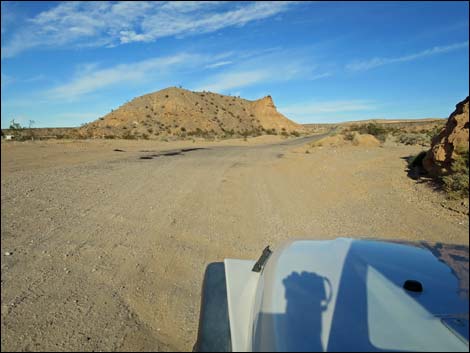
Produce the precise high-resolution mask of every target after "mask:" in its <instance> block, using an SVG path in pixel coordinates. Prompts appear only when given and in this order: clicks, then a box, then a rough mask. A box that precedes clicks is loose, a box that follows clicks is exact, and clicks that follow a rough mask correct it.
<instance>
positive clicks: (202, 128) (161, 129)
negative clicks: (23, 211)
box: [80, 87, 305, 138]
mask: <svg viewBox="0 0 470 353" xmlns="http://www.w3.org/2000/svg"><path fill="white" fill-rule="evenodd" d="M304 130H305V128H304V127H303V126H301V125H299V124H296V123H294V122H293V121H291V120H289V119H287V118H286V117H285V116H284V115H282V114H281V113H279V112H278V111H277V110H276V106H275V105H274V102H273V100H272V98H271V96H267V97H264V98H262V99H259V100H255V101H249V100H246V99H242V98H239V97H233V96H225V95H221V94H217V93H211V92H192V91H188V90H185V89H181V88H176V87H171V88H166V89H163V90H161V91H158V92H154V93H150V94H146V95H143V96H140V97H137V98H135V99H133V100H132V101H130V102H128V103H126V104H124V105H122V106H121V107H119V108H118V109H116V110H113V111H112V112H111V113H109V114H107V115H106V116H104V117H102V118H99V119H98V120H96V121H94V122H92V123H89V124H87V125H85V126H83V127H82V128H81V129H80V133H81V135H82V136H87V137H105V138H106V137H107V138H155V137H156V136H180V137H187V136H202V137H208V136H226V137H230V136H237V135H239V136H248V135H261V134H273V133H276V134H296V133H297V132H302V131H304Z"/></svg>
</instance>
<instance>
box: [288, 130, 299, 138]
mask: <svg viewBox="0 0 470 353" xmlns="http://www.w3.org/2000/svg"><path fill="white" fill-rule="evenodd" d="M290 134H291V135H292V136H295V137H299V136H300V133H299V132H298V131H292V132H291V133H290Z"/></svg>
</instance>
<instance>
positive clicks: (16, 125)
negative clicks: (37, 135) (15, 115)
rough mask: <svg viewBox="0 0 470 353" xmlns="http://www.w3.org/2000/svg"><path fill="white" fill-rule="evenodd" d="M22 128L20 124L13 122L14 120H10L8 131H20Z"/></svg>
mask: <svg viewBox="0 0 470 353" xmlns="http://www.w3.org/2000/svg"><path fill="white" fill-rule="evenodd" d="M22 128H23V127H22V126H21V125H20V123H17V122H15V119H12V120H11V123H10V129H12V130H20V129H22Z"/></svg>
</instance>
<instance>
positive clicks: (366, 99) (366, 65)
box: [1, 1, 469, 127]
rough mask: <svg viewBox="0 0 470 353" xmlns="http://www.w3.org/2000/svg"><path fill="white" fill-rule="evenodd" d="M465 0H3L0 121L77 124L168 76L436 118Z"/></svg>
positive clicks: (295, 102) (461, 29)
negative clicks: (67, 0) (78, 0)
mask: <svg viewBox="0 0 470 353" xmlns="http://www.w3.org/2000/svg"><path fill="white" fill-rule="evenodd" d="M468 14H469V4H468V2H450V1H443V2H375V3H371V2H312V3H308V2H272V3H269V2H260V3H259V2H230V3H227V2H85V3H81V2H65V3H61V2H50V3H48V2H2V5H1V25H2V26H1V49H2V50H1V87H2V94H1V103H2V106H1V116H2V119H1V124H2V127H7V126H8V125H9V123H10V121H11V119H13V118H14V119H15V120H16V121H17V122H20V123H21V124H23V125H27V124H28V121H29V120H34V121H35V125H34V126H36V127H46V126H51V127H53V126H79V125H80V124H82V123H85V122H89V121H92V120H95V119H96V118H98V117H100V116H103V115H104V114H106V113H108V112H110V111H111V109H116V108H117V107H119V106H120V105H122V104H124V103H125V102H126V101H129V100H131V99H132V98H134V97H137V96H139V95H142V94H145V93H150V92H153V91H157V90H160V89H162V88H165V87H168V86H180V85H181V86H182V87H184V88H187V89H191V90H210V91H215V92H218V93H222V94H232V95H240V96H241V97H243V98H247V99H258V98H261V97H263V96H266V95H268V94H269V95H271V96H272V97H273V99H274V102H275V104H276V105H277V107H278V110H279V111H281V112H282V113H284V114H285V115H286V116H287V117H289V118H291V119H293V120H295V121H297V122H300V123H308V122H337V121H346V120H357V119H370V118H424V117H447V116H448V115H449V114H450V113H451V112H452V110H453V109H454V106H455V104H456V103H457V102H459V101H460V100H462V99H464V98H465V97H466V96H467V95H468V89H469V52H468V51H469V38H468V32H469V15H468Z"/></svg>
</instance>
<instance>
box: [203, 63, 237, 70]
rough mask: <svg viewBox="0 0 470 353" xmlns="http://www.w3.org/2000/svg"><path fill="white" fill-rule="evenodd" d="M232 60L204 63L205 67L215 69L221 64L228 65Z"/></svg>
mask: <svg viewBox="0 0 470 353" xmlns="http://www.w3.org/2000/svg"><path fill="white" fill-rule="evenodd" d="M231 63H232V61H219V62H216V63H213V64H209V65H206V69H215V68H218V67H221V66H226V65H230V64H231Z"/></svg>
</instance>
